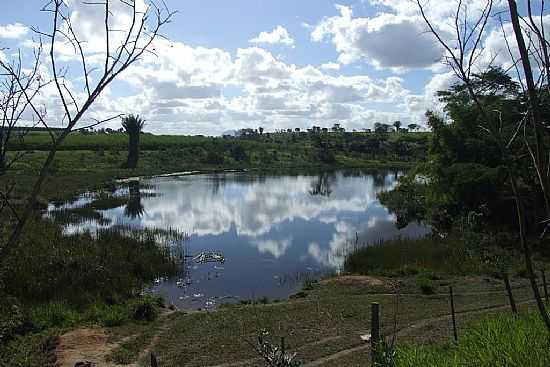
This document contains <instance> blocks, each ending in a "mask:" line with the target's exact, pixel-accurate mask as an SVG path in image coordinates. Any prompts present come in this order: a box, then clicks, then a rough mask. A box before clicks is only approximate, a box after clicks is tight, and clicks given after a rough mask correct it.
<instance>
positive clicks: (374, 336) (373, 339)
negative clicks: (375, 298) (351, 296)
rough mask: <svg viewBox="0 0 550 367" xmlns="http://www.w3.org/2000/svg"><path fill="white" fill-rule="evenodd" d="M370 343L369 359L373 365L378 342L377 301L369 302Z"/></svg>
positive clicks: (378, 313)
mask: <svg viewBox="0 0 550 367" xmlns="http://www.w3.org/2000/svg"><path fill="white" fill-rule="evenodd" d="M370 325H371V326H370V327H371V330H370V343H371V344H370V345H371V359H372V363H373V365H374V362H375V359H376V351H377V349H378V345H379V344H380V304H379V303H377V302H373V303H371V322H370Z"/></svg>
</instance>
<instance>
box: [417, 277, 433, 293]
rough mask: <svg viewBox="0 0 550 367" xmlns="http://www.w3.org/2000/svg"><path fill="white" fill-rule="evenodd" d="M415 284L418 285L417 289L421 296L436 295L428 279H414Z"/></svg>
mask: <svg viewBox="0 0 550 367" xmlns="http://www.w3.org/2000/svg"><path fill="white" fill-rule="evenodd" d="M416 284H417V285H418V288H419V289H420V292H422V294H426V295H430V294H435V293H436V290H435V287H434V285H433V284H432V281H431V280H429V279H428V278H418V279H416Z"/></svg>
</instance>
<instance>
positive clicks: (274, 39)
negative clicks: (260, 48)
mask: <svg viewBox="0 0 550 367" xmlns="http://www.w3.org/2000/svg"><path fill="white" fill-rule="evenodd" d="M250 43H256V44H262V43H266V44H271V45H274V44H282V45H286V46H292V47H293V46H294V39H293V38H292V37H290V35H289V34H288V31H287V30H286V28H284V27H283V26H280V25H279V26H277V27H276V28H275V29H274V30H273V31H271V32H261V33H260V34H259V35H258V37H255V38H253V39H251V40H250Z"/></svg>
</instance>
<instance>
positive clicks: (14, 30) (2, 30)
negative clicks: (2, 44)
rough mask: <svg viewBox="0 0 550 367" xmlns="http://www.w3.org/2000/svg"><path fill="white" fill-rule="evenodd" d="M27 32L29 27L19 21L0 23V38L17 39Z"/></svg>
mask: <svg viewBox="0 0 550 367" xmlns="http://www.w3.org/2000/svg"><path fill="white" fill-rule="evenodd" d="M27 33H29V28H27V27H26V26H24V25H23V24H21V23H15V24H8V25H5V26H2V25H0V38H8V39H19V38H23V37H24V36H26V35H27Z"/></svg>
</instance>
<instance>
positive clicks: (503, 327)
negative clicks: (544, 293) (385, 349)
mask: <svg viewBox="0 0 550 367" xmlns="http://www.w3.org/2000/svg"><path fill="white" fill-rule="evenodd" d="M549 349H550V342H549V339H548V331H547V330H546V328H545V327H544V325H543V323H542V320H541V319H540V316H539V315H538V314H537V313H536V312H532V313H527V314H522V315H520V316H519V317H515V316H512V315H509V314H508V315H499V316H496V317H490V318H486V319H485V320H483V321H481V322H479V323H478V324H477V325H475V326H473V327H472V328H470V329H469V330H467V331H466V332H465V333H464V335H462V336H461V337H460V340H459V344H458V346H455V345H452V344H444V345H438V346H417V347H414V346H408V347H403V348H400V349H399V350H398V359H397V367H418V366H422V367H440V366H441V367H455V366H456V367H463V366H478V367H500V366H502V367H504V366H529V367H538V366H540V367H543V366H548V365H550V354H549V353H548V350H549Z"/></svg>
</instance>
